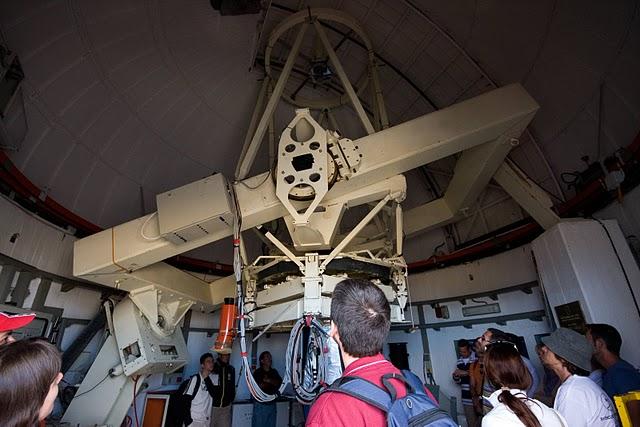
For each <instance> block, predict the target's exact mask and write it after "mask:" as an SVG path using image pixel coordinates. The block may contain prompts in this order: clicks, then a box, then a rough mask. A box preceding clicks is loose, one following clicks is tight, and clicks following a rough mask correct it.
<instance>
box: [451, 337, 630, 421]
mask: <svg viewBox="0 0 640 427" xmlns="http://www.w3.org/2000/svg"><path fill="white" fill-rule="evenodd" d="M517 342H518V340H517V337H516V336H515V335H513V334H510V333H507V332H503V331H501V330H499V329H488V330H487V331H486V332H485V333H484V334H483V335H482V336H480V337H479V338H478V339H476V340H475V342H474V343H473V345H471V344H470V343H469V342H468V341H466V340H460V341H459V344H458V347H459V348H458V350H459V355H460V358H459V359H458V361H457V364H456V369H455V370H454V371H453V374H452V376H453V379H454V381H456V382H457V383H458V384H460V387H461V399H462V403H463V407H464V412H465V416H466V419H467V425H468V426H469V427H479V426H482V427H493V426H526V427H540V426H549V427H555V426H565V427H566V426H571V427H582V426H596V427H615V426H618V425H619V418H618V415H617V411H616V408H615V405H614V404H613V396H615V395H622V394H625V393H628V392H630V391H637V390H640V373H639V372H638V370H637V369H635V368H634V367H633V366H632V365H631V364H630V363H628V362H626V361H625V360H623V359H621V358H620V348H621V346H622V338H621V336H620V334H619V332H618V331H617V330H616V329H615V328H614V327H613V326H611V325H607V324H590V325H587V333H586V336H585V335H582V334H580V333H578V332H576V331H574V330H572V329H567V328H559V329H557V330H556V331H554V332H553V333H552V334H550V335H549V336H546V337H543V338H542V343H541V344H539V345H538V347H537V349H536V350H537V353H538V356H539V358H540V361H541V363H542V365H543V366H544V368H545V378H544V383H545V384H544V387H543V390H544V392H543V393H542V396H544V395H545V394H551V396H549V397H550V399H549V400H547V402H546V403H549V404H550V405H549V406H548V405H547V404H545V403H543V402H542V401H541V400H545V399H544V398H543V397H541V399H540V400H538V399H535V398H534V397H535V396H538V394H536V393H537V391H538V389H539V385H540V377H539V375H538V373H537V371H536V369H535V367H534V366H533V364H532V363H531V361H530V360H529V359H528V358H526V357H525V356H523V355H522V354H521V352H520V350H519V348H518V346H517V344H516V343H517ZM472 347H473V348H472ZM549 383H550V384H551V386H550V387H547V385H548V384H549ZM551 404H552V405H551ZM550 406H552V407H550ZM628 410H629V415H630V417H631V419H632V421H633V422H634V425H640V408H639V407H638V405H633V404H632V405H630V406H629V408H628Z"/></svg>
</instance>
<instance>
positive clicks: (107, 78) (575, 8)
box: [0, 0, 640, 229]
mask: <svg viewBox="0 0 640 427" xmlns="http://www.w3.org/2000/svg"><path fill="white" fill-rule="evenodd" d="M639 4H640V2H639V1H631V0H628V1H617V2H600V1H596V0H590V1H588V2H584V1H583V2H576V1H573V2H571V1H570V2H560V1H557V0H544V1H531V2H504V1H502V2H498V1H478V0H475V1H472V0H464V1H456V2H442V1H435V0H430V1H417V0H413V1H410V0H407V1H395V0H380V1H364V0H357V1H356V0H348V1H347V0H344V1H342V0H333V1H309V2H305V1H293V0H279V1H275V2H271V3H270V7H269V9H268V10H267V11H266V14H254V15H242V16H221V15H220V14H219V13H218V12H217V11H215V10H213V9H212V8H211V6H210V4H209V2H208V1H204V0H188V1H187V0H184V1H175V0H174V1H168V0H146V1H140V0H137V1H134V0H127V1H122V0H121V1H109V2H105V1H99V0H92V1H88V0H67V1H62V0H59V1H35V0H31V1H8V0H5V1H3V2H0V29H1V30H2V36H3V38H4V42H5V43H6V44H7V46H9V48H11V49H13V50H15V51H16V52H17V53H18V55H19V58H20V60H21V62H22V66H23V69H24V72H25V80H24V82H23V90H24V99H25V108H26V116H27V122H28V127H29V129H28V132H27V135H26V138H25V139H24V141H22V143H21V144H20V147H19V150H17V151H14V152H11V153H10V157H11V159H12V161H13V162H14V163H15V165H16V166H17V167H18V169H20V170H21V171H22V172H23V173H24V174H25V175H26V176H27V177H28V178H29V179H30V180H31V181H33V182H34V183H35V184H36V185H37V186H39V187H40V188H42V189H44V190H45V191H46V192H47V193H48V195H50V196H51V197H53V198H54V199H56V200H57V201H58V202H59V203H61V204H62V205H64V206H66V207H67V208H69V209H70V210H72V211H73V212H75V213H77V214H78V215H80V216H82V217H84V218H86V219H87V220H89V221H92V222H94V223H96V224H98V225H100V226H101V227H108V226H112V225H115V224H118V223H121V222H124V221H127V220H130V219H132V218H135V217H138V216H141V215H142V214H144V213H147V212H150V211H152V210H155V195H156V194H157V193H159V192H162V191H165V190H167V189H170V188H174V187H177V186H180V185H183V184H185V183H188V182H190V181H193V180H196V179H199V178H201V177H204V176H206V175H209V174H211V173H213V172H222V173H224V174H225V175H226V176H228V177H232V176H233V174H234V169H235V165H236V162H237V160H238V157H239V154H240V150H241V148H242V143H243V140H244V136H245V132H246V129H247V127H248V123H249V119H250V117H251V112H252V111H253V107H254V105H255V103H256V98H257V93H258V90H259V86H260V80H261V79H262V77H263V74H264V72H263V70H262V68H261V67H260V66H258V65H256V66H254V67H251V65H252V64H253V63H254V59H256V58H257V59H258V61H257V62H256V63H259V60H260V58H261V55H263V48H264V43H265V39H266V38H267V37H268V34H269V32H270V30H271V29H272V28H273V27H274V26H275V25H276V24H277V23H278V22H280V21H281V20H282V19H284V18H285V17H286V16H288V15H290V14H291V11H295V10H299V9H302V8H306V7H307V5H310V6H311V7H318V6H321V7H331V8H337V9H340V10H344V11H345V12H346V13H349V14H351V15H352V16H353V17H354V18H355V19H356V20H358V21H359V22H360V23H361V24H362V26H363V27H364V29H365V31H366V32H367V33H368V34H369V37H370V38H371V40H372V41H373V45H374V47H375V49H376V52H377V53H378V54H379V56H380V57H381V58H382V62H384V63H386V65H384V64H383V67H382V73H381V74H382V75H381V80H382V89H383V91H384V93H385V99H386V102H387V108H388V110H389V116H390V119H391V122H392V124H397V123H400V122H403V121H405V120H408V119H410V118H414V117H417V116H419V115H421V114H424V113H427V112H429V111H433V110H434V109H437V108H442V107H445V106H447V105H450V104H452V103H455V102H459V101H460V100H463V99H466V98H469V97H472V96H475V95H477V94H479V93H482V92H484V91H486V90H490V89H491V88H492V87H493V85H494V84H497V85H503V84H507V83H511V82H521V83H522V84H523V85H524V86H525V88H526V89H527V90H528V91H529V92H530V93H531V94H532V96H533V97H534V98H535V99H536V100H537V101H538V102H539V103H540V105H541V109H540V111H539V112H538V114H537V116H536V117H535V119H534V121H533V123H532V125H531V127H530V131H531V136H532V137H531V138H529V137H527V138H525V139H524V143H523V144H522V145H521V146H520V147H519V148H518V149H516V150H514V152H513V153H512V158H513V159H514V160H516V161H517V163H518V164H519V165H520V166H521V167H522V168H523V169H525V170H526V171H527V172H528V173H529V174H530V175H531V176H532V177H533V178H534V179H536V180H537V181H538V182H539V183H540V184H541V185H542V186H543V187H544V188H546V189H547V190H549V191H550V192H553V193H555V194H556V196H559V197H562V194H559V193H560V192H559V191H558V185H557V177H559V175H560V174H561V173H562V172H564V171H574V170H579V169H583V168H584V166H585V165H584V163H583V162H582V161H581V160H580V158H581V157H582V156H585V155H588V156H590V158H591V159H592V160H595V159H598V158H602V157H604V156H605V155H608V154H610V153H611V152H613V151H614V150H616V149H618V148H621V147H624V146H626V145H628V144H629V143H630V142H631V140H632V138H633V137H634V136H635V134H636V133H637V131H638V119H639V118H640V80H639V79H638V78H637V76H638V75H640V16H639V13H638V7H639ZM343 38H344V37H342V36H341V35H340V34H338V33H331V39H332V41H333V42H334V45H335V44H337V43H341V45H340V49H339V50H338V54H339V56H340V57H341V58H342V59H343V60H344V62H345V67H346V68H347V71H348V72H349V73H350V74H351V76H352V77H357V74H358V57H359V56H360V55H362V48H361V47H359V46H358V45H357V44H356V43H354V42H353V41H352V40H349V39H345V40H342V39H343ZM283 46H286V45H283ZM281 49H284V48H282V47H281ZM274 53H276V54H278V51H277V50H276V51H274ZM305 90H312V89H309V88H305ZM292 112H293V107H291V106H289V105H285V104H284V103H281V105H280V108H279V111H278V113H277V119H278V122H279V124H280V126H282V125H284V124H286V123H287V122H288V121H289V120H290V119H291V117H292ZM354 117H355V116H354V115H353V114H352V112H351V111H350V110H349V109H348V108H344V109H343V111H342V112H341V113H340V115H339V119H340V120H339V121H341V123H342V125H343V127H344V129H342V131H343V133H344V134H346V135H347V136H349V137H351V138H354V137H357V136H359V134H358V133H359V132H360V133H361V132H362V131H361V130H360V129H359V128H358V125H357V123H356V124H355V125H354V123H355V121H354V120H353V118H354ZM8 123H9V126H11V124H12V122H11V121H10V120H9V122H8ZM260 165H262V166H263V167H266V160H264V158H263V159H262V162H261V163H260ZM434 169H435V173H436V174H438V173H439V174H440V175H441V176H442V177H441V178H438V176H436V177H435V178H436V180H438V179H441V180H442V182H441V183H440V185H441V186H446V181H447V177H446V176H447V162H446V161H445V162H443V164H442V165H439V166H437V167H435V168H434ZM432 172H433V171H432ZM410 175H411V174H410ZM414 175H415V174H414ZM410 179H414V181H415V177H413V178H411V176H410ZM414 187H415V186H414ZM414 187H412V188H411V190H412V191H413V192H414V194H413V195H412V196H411V197H412V198H413V199H420V198H424V194H426V193H425V190H424V187H422V189H419V188H418V189H416V190H414ZM563 190H564V189H563ZM416 192H417V195H416ZM421 194H422V195H421ZM489 199H491V197H489ZM493 199H494V201H495V200H498V199H499V196H495V197H493ZM511 208H513V203H511ZM503 210H504V209H503ZM507 219H508V218H507ZM507 219H505V220H504V221H507ZM504 221H503V222H504ZM500 225H504V224H495V225H489V226H487V225H486V224H485V226H486V227H487V228H488V229H491V228H495V227H497V226H500Z"/></svg>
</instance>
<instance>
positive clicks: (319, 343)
mask: <svg viewBox="0 0 640 427" xmlns="http://www.w3.org/2000/svg"><path fill="white" fill-rule="evenodd" d="M230 193H231V197H232V201H233V204H234V212H233V215H234V221H233V271H234V275H235V279H236V295H237V306H238V313H239V321H238V326H239V327H238V329H239V335H240V356H241V357H242V365H243V367H244V375H245V379H246V381H247V386H248V388H249V391H250V392H251V395H252V396H253V397H254V398H255V399H256V400H257V401H258V402H271V401H273V400H274V399H276V398H277V397H278V396H279V395H281V394H282V393H283V392H284V390H285V389H286V387H287V385H288V384H291V385H292V386H293V391H294V393H295V395H296V398H297V399H298V401H299V402H301V403H303V404H310V403H311V402H313V400H314V399H315V397H316V396H317V394H318V392H319V391H320V388H321V387H322V385H323V384H324V380H325V378H326V372H327V363H328V358H327V356H326V353H327V341H326V339H327V333H326V332H325V331H324V329H323V327H322V324H321V323H320V322H319V321H318V320H316V319H313V318H312V317H311V316H308V317H307V318H306V319H300V320H298V321H297V322H296V324H295V325H294V326H293V329H292V330H291V335H290V337H289V343H288V345H287V353H286V358H285V360H286V371H285V376H284V378H283V379H282V385H281V386H280V389H279V390H278V392H277V393H276V394H268V393H265V392H264V391H262V389H261V388H260V386H259V385H258V383H256V381H255V379H254V378H253V374H252V372H251V366H250V364H249V358H248V353H247V343H246V324H245V322H246V320H247V317H246V315H245V313H244V294H243V289H242V259H241V254H240V231H241V229H242V218H241V217H240V207H239V206H238V201H237V198H236V195H235V193H234V191H233V187H231V189H230ZM305 327H308V328H309V329H308V330H309V335H308V339H307V340H306V342H305V340H304V330H305Z"/></svg>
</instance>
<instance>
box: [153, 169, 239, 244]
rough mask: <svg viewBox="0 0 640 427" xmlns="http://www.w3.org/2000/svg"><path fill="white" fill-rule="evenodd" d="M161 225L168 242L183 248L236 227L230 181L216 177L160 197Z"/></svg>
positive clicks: (159, 216)
mask: <svg viewBox="0 0 640 427" xmlns="http://www.w3.org/2000/svg"><path fill="white" fill-rule="evenodd" d="M156 204H157V206H158V225H159V230H160V234H161V235H162V237H164V238H165V239H167V240H169V241H171V242H172V243H175V244H177V245H180V244H182V243H186V242H190V241H193V240H197V239H200V238H203V237H207V236H210V235H215V234H217V233H221V232H222V233H227V232H228V230H229V229H230V228H231V227H232V226H233V213H232V210H231V199H230V197H229V191H228V189H227V182H226V179H225V178H224V176H223V175H222V174H216V175H212V176H209V177H207V178H204V179H201V180H200V181H196V182H192V183H190V184H187V185H184V186H182V187H179V188H176V189H174V190H170V191H167V192H164V193H161V194H158V195H157V196H156Z"/></svg>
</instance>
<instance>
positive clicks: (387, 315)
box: [331, 279, 391, 357]
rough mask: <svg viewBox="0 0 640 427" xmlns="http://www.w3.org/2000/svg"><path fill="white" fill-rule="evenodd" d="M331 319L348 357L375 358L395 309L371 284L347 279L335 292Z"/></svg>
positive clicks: (386, 333) (360, 280)
mask: <svg viewBox="0 0 640 427" xmlns="http://www.w3.org/2000/svg"><path fill="white" fill-rule="evenodd" d="M331 320H333V323H335V325H336V327H337V328H338V333H339V335H340V342H341V343H342V348H343V350H344V351H345V352H346V353H347V354H349V355H351V356H353V357H365V356H373V355H375V354H378V353H380V352H381V351H382V345H383V344H384V341H385V339H386V338H387V335H388V334H389V330H390V328H391V308H390V307H389V302H388V301H387V297H386V296H385V295H384V292H382V290H381V289H380V288H379V287H377V286H376V285H374V284H373V283H371V282H370V281H368V280H362V279H346V280H343V281H342V282H340V283H338V285H337V286H336V287H335V289H334V291H333V297H332V300H331Z"/></svg>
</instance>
